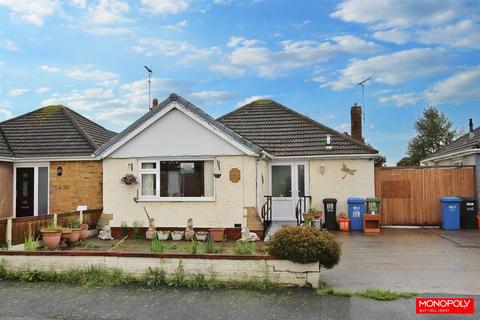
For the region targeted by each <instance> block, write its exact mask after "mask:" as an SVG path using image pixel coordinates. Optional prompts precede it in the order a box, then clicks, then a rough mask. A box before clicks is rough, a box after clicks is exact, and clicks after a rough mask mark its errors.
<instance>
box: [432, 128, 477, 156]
mask: <svg viewBox="0 0 480 320" xmlns="http://www.w3.org/2000/svg"><path fill="white" fill-rule="evenodd" d="M471 134H472V135H473V136H472V137H471V138H470V132H468V133H467V134H464V135H463V136H461V137H460V138H458V139H456V140H454V141H453V142H452V143H450V144H448V145H446V146H445V147H443V148H442V149H441V150H440V151H437V152H435V153H433V154H431V155H429V156H428V157H427V158H426V159H424V160H423V161H425V160H429V159H431V158H436V157H441V156H448V155H449V154H451V153H456V152H461V151H467V150H475V149H477V150H478V151H480V127H478V128H476V129H475V130H473V132H471Z"/></svg>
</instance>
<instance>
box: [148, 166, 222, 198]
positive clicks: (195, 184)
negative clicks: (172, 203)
mask: <svg viewBox="0 0 480 320" xmlns="http://www.w3.org/2000/svg"><path fill="white" fill-rule="evenodd" d="M157 164H159V168H157ZM141 175H142V177H141V195H142V196H145V197H160V198H177V197H178V198H187V197H188V198H197V197H213V196H214V190H213V183H214V180H213V179H214V177H213V161H173V160H172V161H160V162H143V163H142V165H141ZM158 184H159V186H158Z"/></svg>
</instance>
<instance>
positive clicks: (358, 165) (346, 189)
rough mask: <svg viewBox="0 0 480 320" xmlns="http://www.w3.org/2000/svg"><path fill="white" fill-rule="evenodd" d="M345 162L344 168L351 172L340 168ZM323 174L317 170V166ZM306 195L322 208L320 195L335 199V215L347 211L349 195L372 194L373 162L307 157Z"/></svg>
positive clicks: (373, 191)
mask: <svg viewBox="0 0 480 320" xmlns="http://www.w3.org/2000/svg"><path fill="white" fill-rule="evenodd" d="M343 164H345V165H346V166H347V168H348V169H353V170H356V171H355V173H354V174H353V175H350V174H347V175H346V176H345V172H344V171H342V166H343ZM322 165H323V166H324V168H325V169H324V173H323V174H322V173H321V169H320V167H321V166H322ZM310 195H311V196H312V202H313V205H314V206H316V207H317V208H321V209H322V211H323V202H322V200H323V199H324V198H336V199H337V215H338V214H339V213H341V212H344V213H346V214H348V205H347V199H348V198H349V197H361V198H366V197H374V196H375V168H374V161H373V160H369V159H354V160H353V159H352V160H347V159H345V160H310Z"/></svg>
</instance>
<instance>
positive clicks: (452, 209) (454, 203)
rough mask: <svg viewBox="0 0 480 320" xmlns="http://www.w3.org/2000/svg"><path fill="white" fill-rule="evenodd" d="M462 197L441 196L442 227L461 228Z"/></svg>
mask: <svg viewBox="0 0 480 320" xmlns="http://www.w3.org/2000/svg"><path fill="white" fill-rule="evenodd" d="M461 202H462V198H458V197H441V198H440V207H441V210H442V228H443V229H445V230H459V229H460V205H461Z"/></svg>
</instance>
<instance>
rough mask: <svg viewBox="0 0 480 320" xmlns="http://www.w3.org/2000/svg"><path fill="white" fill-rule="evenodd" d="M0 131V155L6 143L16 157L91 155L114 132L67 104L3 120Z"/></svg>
mask: <svg viewBox="0 0 480 320" xmlns="http://www.w3.org/2000/svg"><path fill="white" fill-rule="evenodd" d="M0 131H1V132H2V133H3V136H0V154H2V153H1V152H2V150H3V151H4V149H5V146H6V147H7V149H6V150H8V151H9V152H10V156H13V157H15V158H28V157H76V156H91V155H93V153H94V152H95V150H96V149H97V148H98V147H100V145H102V144H103V143H105V142H106V141H108V140H109V139H110V138H112V137H113V136H114V135H115V132H112V131H109V130H107V129H105V128H103V127H102V126H100V125H98V124H96V123H94V122H92V121H90V120H88V119H87V118H85V117H83V116H81V115H80V114H78V113H76V112H75V111H73V110H71V109H69V108H67V107H64V106H48V107H44V108H40V109H37V110H35V111H32V112H29V113H26V114H24V115H21V116H18V117H16V118H13V119H10V120H7V121H4V122H0ZM2 137H3V142H4V144H2V139H1V138H2ZM5 154H6V153H5Z"/></svg>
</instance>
